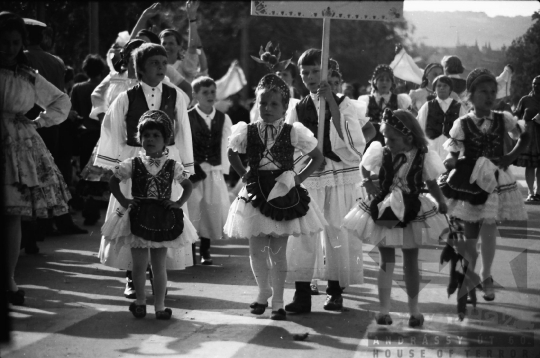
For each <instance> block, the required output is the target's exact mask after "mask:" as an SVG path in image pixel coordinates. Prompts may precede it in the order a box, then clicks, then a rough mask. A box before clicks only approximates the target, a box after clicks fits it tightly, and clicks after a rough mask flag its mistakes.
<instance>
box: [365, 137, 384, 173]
mask: <svg viewBox="0 0 540 358" xmlns="http://www.w3.org/2000/svg"><path fill="white" fill-rule="evenodd" d="M382 159H383V146H382V144H381V142H377V141H374V142H372V143H371V144H370V146H369V147H368V149H367V150H366V152H365V153H364V157H363V158H362V162H361V163H360V165H361V166H363V167H364V168H366V170H369V171H370V172H378V171H379V169H380V168H381V164H382Z"/></svg>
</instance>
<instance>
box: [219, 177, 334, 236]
mask: <svg viewBox="0 0 540 358" xmlns="http://www.w3.org/2000/svg"><path fill="white" fill-rule="evenodd" d="M261 183H263V184H262V186H261V187H259V185H258V182H257V181H249V182H248V184H247V185H246V186H244V187H243V188H242V190H240V193H239V194H238V197H237V198H236V199H235V200H234V201H233V203H232V204H231V207H230V208H229V214H228V216H227V222H226V223H225V227H224V233H225V235H226V236H227V237H229V238H252V237H257V236H289V235H294V236H299V235H313V234H315V233H318V232H320V231H322V230H323V229H324V225H326V220H325V219H324V215H323V214H322V213H321V211H320V210H319V208H318V206H317V205H314V204H313V202H312V201H311V200H307V203H306V200H305V198H303V197H300V198H298V197H297V196H298V195H300V196H304V195H305V196H307V190H306V189H305V188H304V187H303V186H296V187H294V188H292V189H291V192H293V191H294V192H295V194H294V195H296V196H295V197H293V196H294V195H287V196H286V197H280V198H276V199H281V200H280V201H279V203H278V204H279V205H273V204H272V205H271V203H270V204H269V203H268V202H267V201H266V200H265V199H264V197H267V195H268V192H269V191H270V190H271V187H270V189H269V188H268V185H267V184H266V183H265V181H264V179H263V180H262V181H261ZM248 186H251V188H248ZM291 192H289V194H292V193H291ZM298 193H300V194H298ZM291 198H292V199H291ZM295 198H296V199H299V200H300V201H301V203H300V204H299V205H293V204H295V203H296V199H295ZM276 199H273V200H271V202H272V203H274V202H277V201H276ZM293 199H294V200H293ZM308 199H309V197H308ZM290 200H292V201H291V203H292V204H291V205H286V204H287V203H289V201H290ZM281 204H283V205H284V206H283V205H281ZM291 206H292V207H294V206H301V207H300V208H298V209H294V208H291ZM304 206H307V208H306V207H304ZM277 207H282V208H287V209H283V210H282V211H283V213H281V212H280V209H277ZM302 215H303V216H302ZM272 217H274V218H275V219H273V218H272Z"/></svg>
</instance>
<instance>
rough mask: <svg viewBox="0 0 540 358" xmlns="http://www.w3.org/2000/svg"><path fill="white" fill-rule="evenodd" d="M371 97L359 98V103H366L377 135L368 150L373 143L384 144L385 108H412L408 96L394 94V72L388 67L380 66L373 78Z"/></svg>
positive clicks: (363, 96) (368, 114)
mask: <svg viewBox="0 0 540 358" xmlns="http://www.w3.org/2000/svg"><path fill="white" fill-rule="evenodd" d="M371 87H372V92H371V95H362V96H360V97H358V101H361V102H364V103H365V104H366V106H367V113H366V116H367V117H369V120H370V122H371V123H373V126H375V130H376V132H377V134H376V135H375V138H374V139H373V140H372V141H371V142H368V143H367V145H366V148H367V147H369V145H370V144H371V143H372V142H373V141H377V142H380V143H381V144H384V137H383V135H382V134H381V132H380V131H379V128H380V125H381V124H380V123H381V116H382V112H383V111H384V109H385V108H388V109H390V110H392V111H395V110H396V109H409V108H410V106H411V98H410V97H409V95H408V94H405V93H400V94H395V93H393V92H392V90H394V89H395V88H396V82H395V80H394V71H393V70H392V68H391V67H390V66H388V65H378V66H377V67H375V70H374V71H373V76H371Z"/></svg>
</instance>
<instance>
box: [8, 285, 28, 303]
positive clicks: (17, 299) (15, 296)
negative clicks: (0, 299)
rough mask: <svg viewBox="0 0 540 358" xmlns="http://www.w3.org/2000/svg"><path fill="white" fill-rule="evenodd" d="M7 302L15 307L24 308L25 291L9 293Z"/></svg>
mask: <svg viewBox="0 0 540 358" xmlns="http://www.w3.org/2000/svg"><path fill="white" fill-rule="evenodd" d="M6 294H7V300H8V302H9V303H11V304H12V305H14V306H22V305H23V304H24V291H23V290H21V289H18V290H17V291H7V292H6Z"/></svg>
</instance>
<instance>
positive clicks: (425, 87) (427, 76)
mask: <svg viewBox="0 0 540 358" xmlns="http://www.w3.org/2000/svg"><path fill="white" fill-rule="evenodd" d="M443 73H444V70H443V67H442V65H441V64H440V63H430V64H429V65H427V66H426V68H425V69H424V74H423V75H422V83H421V84H420V88H418V89H415V90H411V91H410V92H409V97H411V112H412V113H413V114H418V111H419V110H420V108H422V106H423V105H424V104H425V103H426V102H427V101H431V100H432V99H434V98H435V97H436V94H435V86H433V80H434V79H435V78H437V77H439V76H440V75H442V74H443Z"/></svg>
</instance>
